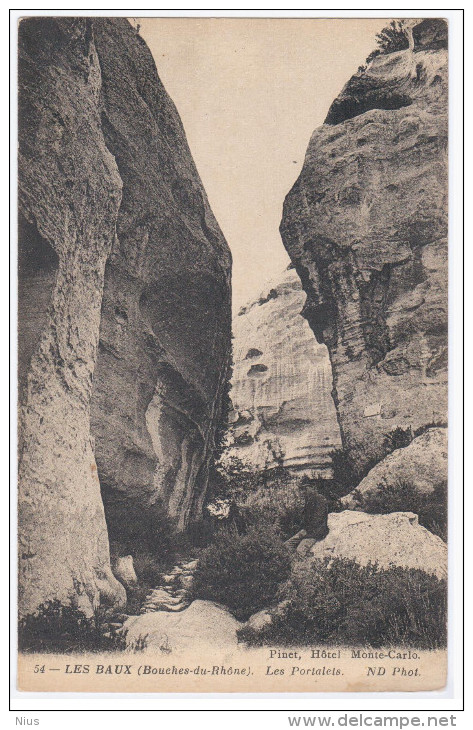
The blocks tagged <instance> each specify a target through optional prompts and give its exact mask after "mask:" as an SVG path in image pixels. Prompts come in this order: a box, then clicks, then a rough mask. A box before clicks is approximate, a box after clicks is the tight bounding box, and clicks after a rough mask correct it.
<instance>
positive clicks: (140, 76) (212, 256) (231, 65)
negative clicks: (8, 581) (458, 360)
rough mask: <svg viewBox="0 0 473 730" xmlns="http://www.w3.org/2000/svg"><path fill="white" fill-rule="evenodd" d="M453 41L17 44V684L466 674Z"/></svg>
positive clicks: (377, 33)
mask: <svg viewBox="0 0 473 730" xmlns="http://www.w3.org/2000/svg"><path fill="white" fill-rule="evenodd" d="M448 33H449V29H448V22H447V21H446V20H444V19H443V18H432V17H429V18H402V17H396V18H334V19H330V18H327V19H322V18H318V19H317V18H312V19H289V18H288V19H282V18H278V19H276V18H182V17H181V18H152V17H146V18H125V17H95V16H94V17H86V16H85V15H84V16H81V17H79V16H69V17H66V16H61V17H55V16H54V15H51V16H47V15H42V16H32V15H31V16H29V15H27V14H26V15H25V17H23V18H21V19H20V20H19V25H18V49H17V50H18V131H19V140H18V414H19V415H18V456H19V467H18V468H19V487H18V515H19V518H18V588H19V591H18V678H17V681H18V688H19V689H20V690H23V691H25V692H41V691H45V692H46V691H47V692H150V693H159V692H198V693H202V692H394V691H401V692H406V693H408V692H418V691H420V690H422V691H425V690H438V689H441V688H443V687H444V686H445V684H446V677H447V578H448V576H447V553H448V550H447V544H448V540H447V486H448V485H447V474H448V469H447V463H448V459H447V452H448V447H447V429H448V424H447V415H448V387H447V386H448V383H447V375H448V362H447V355H448V308H447V299H448V206H447V201H448Z"/></svg>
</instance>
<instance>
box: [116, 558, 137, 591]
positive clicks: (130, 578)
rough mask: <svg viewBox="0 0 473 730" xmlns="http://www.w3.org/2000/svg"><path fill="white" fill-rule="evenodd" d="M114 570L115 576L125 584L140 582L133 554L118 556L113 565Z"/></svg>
mask: <svg viewBox="0 0 473 730" xmlns="http://www.w3.org/2000/svg"><path fill="white" fill-rule="evenodd" d="M113 572H114V574H115V577H116V578H118V580H119V581H120V582H121V583H123V584H124V585H125V586H133V585H136V583H137V582H138V578H137V577H136V573H135V567H134V565H133V556H132V555H124V556H123V557H122V558H117V559H116V560H115V563H114V565H113Z"/></svg>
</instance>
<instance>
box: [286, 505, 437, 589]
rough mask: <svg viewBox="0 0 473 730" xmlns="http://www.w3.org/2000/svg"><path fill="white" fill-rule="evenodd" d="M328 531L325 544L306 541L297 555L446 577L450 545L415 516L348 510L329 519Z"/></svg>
mask: <svg viewBox="0 0 473 730" xmlns="http://www.w3.org/2000/svg"><path fill="white" fill-rule="evenodd" d="M328 527H329V533H328V535H327V537H326V538H325V539H324V540H321V541H320V542H316V543H313V541H311V540H304V541H303V542H301V544H300V545H299V547H298V552H300V553H301V554H304V553H306V554H308V555H310V556H312V557H315V558H326V557H330V558H348V559H350V560H356V562H357V563H359V564H360V565H368V563H370V562H371V563H376V562H377V563H378V565H379V566H380V567H381V568H389V567H390V566H400V567H402V568H416V569H418V570H423V571H424V572H425V573H430V574H431V575H436V576H437V577H438V578H446V577H447V545H446V544H445V543H444V542H443V540H441V538H440V537H437V535H433V534H432V533H431V532H429V530H426V528H425V527H422V526H421V525H419V522H418V518H417V515H415V514H413V513H412V512H392V513H391V514H388V515H367V514H365V513H364V512H352V511H350V510H345V511H344V512H338V513H334V514H331V515H329V518H328ZM309 543H311V545H309Z"/></svg>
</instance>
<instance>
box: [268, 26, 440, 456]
mask: <svg viewBox="0 0 473 730" xmlns="http://www.w3.org/2000/svg"><path fill="white" fill-rule="evenodd" d="M446 39H447V27H446V24H445V23H444V21H442V20H438V19H432V20H425V21H422V22H421V23H418V24H415V25H414V27H413V28H412V30H411V43H410V48H409V49H406V50H402V51H399V52H395V53H390V54H389V55H380V56H378V57H377V58H375V59H374V60H373V61H372V62H371V63H370V64H369V65H368V67H367V68H366V69H365V70H360V71H359V72H358V73H357V74H356V75H355V76H354V77H352V79H350V81H349V82H348V83H347V85H346V86H345V88H344V89H343V91H342V92H341V94H340V96H339V97H338V98H337V99H336V100H335V102H334V103H333V105H332V107H331V109H330V110H329V113H328V116H327V120H326V123H325V124H324V125H323V126H322V127H320V128H319V129H317V130H316V131H315V132H314V133H313V135H312V138H311V140H310V144H309V147H308V150H307V154H306V158H305V163H304V167H303V170H302V172H301V175H300V177H299V179H298V180H297V182H296V183H295V185H294V187H293V188H292V190H291V191H290V193H289V194H288V196H287V198H286V201H285V205H284V213H283V219H282V223H281V235H282V238H283V241H284V245H285V247H286V249H287V251H288V252H289V254H290V256H291V259H292V261H293V263H294V265H295V267H296V270H297V272H298V274H299V276H300V278H301V281H302V285H303V287H304V290H305V292H306V294H307V301H306V304H305V307H304V315H305V316H306V318H307V320H308V322H309V324H310V326H311V327H312V329H313V331H314V333H315V336H316V337H317V339H318V341H319V342H323V343H325V344H326V345H327V347H328V350H329V354H330V358H331V362H332V369H333V377H334V399H335V405H336V408H337V413H338V419H339V423H340V428H341V435H342V440H343V444H344V446H345V448H346V449H347V451H348V453H349V455H350V457H351V459H352V462H353V464H356V466H357V468H358V469H360V470H363V468H365V467H366V466H368V465H369V464H373V463H376V462H377V461H378V460H379V459H380V458H381V457H382V456H384V452H383V440H384V437H385V434H386V433H389V432H390V431H391V430H392V429H394V428H396V427H398V426H401V427H407V426H411V427H412V428H413V429H418V428H420V427H425V426H427V425H429V424H432V423H434V424H436V423H443V422H444V421H445V419H446V412H447V275H448V264H447V253H448V252H447V111H448V93H447V80H448V79H447V51H446V45H447V42H446ZM393 100H394V101H393ZM401 101H402V103H401Z"/></svg>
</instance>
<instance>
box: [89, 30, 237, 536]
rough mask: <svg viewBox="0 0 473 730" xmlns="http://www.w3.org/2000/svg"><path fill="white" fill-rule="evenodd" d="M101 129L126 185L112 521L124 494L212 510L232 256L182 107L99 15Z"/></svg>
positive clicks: (111, 334) (97, 424)
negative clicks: (209, 493)
mask: <svg viewBox="0 0 473 730" xmlns="http://www.w3.org/2000/svg"><path fill="white" fill-rule="evenodd" d="M94 38H95V43H96V46H97V53H98V58H99V60H100V68H101V77H102V86H101V106H102V128H103V133H104V137H105V140H106V143H107V146H108V148H109V149H110V150H111V152H112V153H113V155H114V157H115V160H116V163H117V166H118V170H119V173H120V177H121V179H122V181H123V197H122V204H121V207H120V211H119V213H118V217H117V240H116V244H115V246H114V247H113V250H112V255H111V257H110V259H109V261H108V263H107V267H106V271H105V288H104V296H103V302H102V321H101V327H100V346H99V355H98V361H97V368H96V371H95V376H94V392H93V396H92V416H91V418H92V432H93V434H94V436H95V449H96V458H97V465H98V469H99V476H100V481H101V485H102V492H103V495H104V500H105V508H106V512H107V520H109V521H113V520H114V504H115V502H116V500H119V499H120V497H121V495H126V496H127V497H132V498H135V499H136V500H139V501H140V502H141V503H142V504H143V505H144V506H146V504H147V503H148V502H149V501H155V499H156V498H157V497H161V498H162V500H163V503H164V504H165V505H166V506H167V508H168V511H169V514H170V516H172V517H174V518H176V519H177V520H178V522H179V526H180V527H181V528H182V527H184V526H185V525H186V524H187V523H188V522H189V521H192V519H194V518H196V517H197V516H198V515H199V513H200V510H201V506H202V502H203V499H204V496H205V490H206V487H207V472H208V467H209V460H210V458H211V454H212V449H213V446H214V442H213V438H214V430H215V423H216V419H218V418H219V416H220V411H219V409H220V407H221V393H222V388H223V386H224V381H225V376H226V367H227V362H228V354H229V348H230V327H231V311H230V266H231V259H230V252H229V249H228V246H227V244H226V242H225V239H224V238H223V236H222V233H221V231H220V229H219V227H218V224H217V222H216V220H215V218H214V216H213V214H212V211H211V210H210V207H209V204H208V201H207V196H206V194H205V191H204V189H203V187H202V183H201V181H200V178H199V175H198V173H197V170H196V168H195V165H194V162H193V160H192V156H191V154H190V151H189V147H188V145H187V141H186V137H185V132H184V129H183V126H182V123H181V120H180V118H179V115H178V113H177V111H176V108H175V106H174V104H173V102H172V100H171V99H170V98H169V96H168V94H167V93H166V90H165V89H164V87H163V85H162V83H161V81H160V79H159V77H158V74H157V72H156V68H155V64H154V61H153V58H152V56H151V53H150V51H149V50H148V47H147V46H146V44H145V42H144V41H143V40H142V39H141V38H140V36H139V35H137V34H136V32H135V31H134V30H133V28H132V27H131V26H130V24H129V23H128V22H127V21H126V20H124V19H123V20H119V19H111V18H101V19H97V20H95V21H94Z"/></svg>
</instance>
